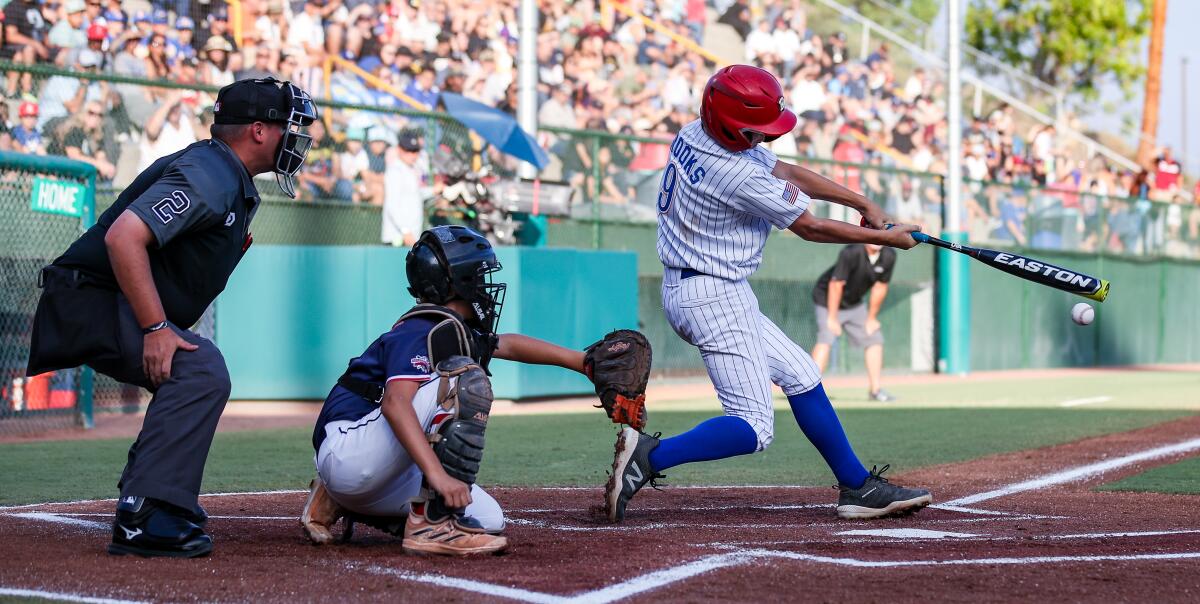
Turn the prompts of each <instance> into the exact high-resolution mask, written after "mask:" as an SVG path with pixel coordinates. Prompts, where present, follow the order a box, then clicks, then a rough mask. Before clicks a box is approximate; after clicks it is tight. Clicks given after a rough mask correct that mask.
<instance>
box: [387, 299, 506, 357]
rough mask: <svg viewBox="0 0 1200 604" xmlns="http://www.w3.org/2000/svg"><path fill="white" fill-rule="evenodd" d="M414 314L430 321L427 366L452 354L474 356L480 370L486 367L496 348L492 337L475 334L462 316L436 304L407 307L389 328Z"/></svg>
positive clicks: (413, 316)
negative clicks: (431, 325) (407, 309)
mask: <svg viewBox="0 0 1200 604" xmlns="http://www.w3.org/2000/svg"><path fill="white" fill-rule="evenodd" d="M417 317H420V318H423V319H429V320H432V321H433V322H434V326H433V329H431V330H429V336H428V341H427V342H426V346H427V347H428V349H429V364H430V365H431V366H433V367H437V366H438V364H439V363H441V362H442V361H445V360H446V359H449V358H450V357H453V356H465V357H470V358H472V359H474V360H475V362H476V363H479V365H480V366H481V367H483V368H484V370H486V369H487V366H488V362H489V361H491V358H492V352H493V351H494V350H495V347H496V344H495V342H496V336H494V335H477V334H476V333H475V332H474V330H472V329H471V328H470V327H467V322H466V320H465V319H463V317H462V315H460V314H458V313H456V312H454V311H453V310H450V309H449V308H446V307H445V306H438V305H437V304H418V305H416V306H414V307H412V309H411V310H409V311H408V312H406V313H404V315H402V316H401V317H400V318H399V319H396V323H395V324H393V325H392V328H393V329H394V328H395V327H396V325H399V324H400V323H402V322H404V321H406V320H408V319H413V318H417Z"/></svg>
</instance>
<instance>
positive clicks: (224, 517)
mask: <svg viewBox="0 0 1200 604" xmlns="http://www.w3.org/2000/svg"><path fill="white" fill-rule="evenodd" d="M47 515H50V516H83V517H85V518H87V517H100V518H112V517H113V515H112V512H109V513H107V514H102V513H98V512H54V513H52V514H47ZM0 516H16V517H18V518H20V517H27V516H30V514H0ZM208 518H209V520H212V519H213V518H216V519H218V520H288V521H291V520H299V519H300V515H299V514H297V515H295V516H228V515H210V516H209V517H208Z"/></svg>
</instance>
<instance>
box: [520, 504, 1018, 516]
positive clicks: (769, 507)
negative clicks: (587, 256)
mask: <svg viewBox="0 0 1200 604" xmlns="http://www.w3.org/2000/svg"><path fill="white" fill-rule="evenodd" d="M835 507H837V506H836V505H835V504H832V503H795V504H778V505H774V504H765V505H745V504H742V505H695V506H671V507H639V508H638V512H722V511H726V510H751V511H753V510H766V511H770V512H774V511H781V510H832V509H834V508H835ZM507 511H508V512H511V513H514V514H555V513H573V512H589V511H591V508H514V509H511V510H507ZM996 513H997V514H1008V513H1009V512H996Z"/></svg>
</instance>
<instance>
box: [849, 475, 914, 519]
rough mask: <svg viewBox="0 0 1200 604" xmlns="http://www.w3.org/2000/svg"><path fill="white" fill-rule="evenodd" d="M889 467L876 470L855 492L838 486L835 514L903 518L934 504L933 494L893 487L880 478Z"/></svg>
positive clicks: (870, 517) (850, 516)
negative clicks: (838, 492)
mask: <svg viewBox="0 0 1200 604" xmlns="http://www.w3.org/2000/svg"><path fill="white" fill-rule="evenodd" d="M889 467H890V466H886V465H885V466H883V468H881V469H879V470H878V471H876V469H875V467H874V466H872V467H871V475H870V476H868V477H867V481H866V482H864V483H863V485H862V486H861V487H859V488H857V489H852V488H850V487H847V486H843V485H839V486H838V487H837V489H838V490H839V491H841V495H840V496H839V497H838V507H837V513H838V516H839V517H841V518H846V519H852V520H869V519H872V518H884V517H886V516H906V515H908V514H912V513H913V512H916V511H917V510H920V509H921V508H923V507H925V506H927V505H929V504H931V503H933V495H930V494H929V491H928V490H926V489H906V488H904V487H902V486H898V485H894V484H892V483H890V482H888V479H886V478H884V477H883V473H884V472H886V471H887V470H888V468H889Z"/></svg>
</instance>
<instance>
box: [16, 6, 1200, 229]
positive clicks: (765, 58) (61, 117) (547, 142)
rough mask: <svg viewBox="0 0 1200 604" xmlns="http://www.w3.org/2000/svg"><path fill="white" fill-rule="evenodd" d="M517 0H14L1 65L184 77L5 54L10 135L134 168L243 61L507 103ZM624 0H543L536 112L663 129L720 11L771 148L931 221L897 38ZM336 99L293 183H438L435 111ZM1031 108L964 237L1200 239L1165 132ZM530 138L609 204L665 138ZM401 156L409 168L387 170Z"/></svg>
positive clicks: (933, 154)
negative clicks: (1083, 123)
mask: <svg viewBox="0 0 1200 604" xmlns="http://www.w3.org/2000/svg"><path fill="white" fill-rule="evenodd" d="M518 6H519V0H489V1H487V2H477V1H474V0H431V1H417V0H297V1H288V0H242V1H241V2H238V3H235V4H226V3H225V1H224V0H207V1H205V0H43V1H39V0H9V1H8V3H7V4H6V5H4V8H3V18H4V22H3V28H2V33H3V35H2V42H3V43H2V44H0V53H2V54H0V59H3V60H8V61H12V62H14V63H18V64H28V65H33V64H45V65H50V66H54V67H58V68H60V69H66V70H71V71H75V72H84V73H101V72H102V73H110V74H113V75H117V76H126V77H132V78H140V79H147V80H152V81H168V82H174V83H176V84H180V85H182V86H183V87H181V88H174V87H171V88H168V87H159V88H155V87H147V86H145V85H141V84H133V83H111V84H110V83H107V82H103V81H86V80H81V79H78V78H75V77H69V76H63V75H53V76H50V77H48V78H42V77H40V76H36V75H35V74H34V73H30V72H21V71H9V72H8V73H7V76H6V78H5V83H4V85H5V89H4V93H5V95H6V97H7V99H8V102H7V103H0V111H3V112H4V113H3V115H0V126H2V127H0V148H3V149H13V150H19V151H23V152H27V153H38V154H61V155H65V156H68V157H71V158H75V159H79V160H81V161H86V162H89V163H92V164H93V165H95V166H96V168H97V171H98V173H99V174H100V176H101V178H102V179H106V180H110V181H113V182H115V183H117V184H121V183H123V182H128V180H130V179H131V178H132V176H133V175H134V174H136V173H137V171H138V170H139V169H141V168H143V167H145V166H146V165H148V164H149V163H150V162H151V161H153V160H154V159H155V158H157V157H158V156H160V155H162V154H165V153H168V152H170V151H171V150H174V149H177V148H180V147H182V146H184V145H186V144H189V143H190V142H193V141H195V140H198V139H201V138H204V137H206V136H207V129H208V128H207V126H208V124H209V123H210V121H211V110H210V107H211V104H212V100H213V99H212V95H211V94H209V93H206V92H198V91H196V90H194V89H188V88H187V86H189V85H196V84H202V85H208V86H222V85H224V84H228V83H230V82H232V81H234V80H235V79H239V78H244V77H265V76H276V77H280V78H282V79H290V80H292V81H294V82H296V83H297V84H299V85H301V86H302V87H304V88H305V89H306V90H308V91H310V93H312V95H313V96H314V97H317V98H331V99H333V100H336V101H340V102H344V103H349V104H353V105H367V106H374V107H379V108H381V109H393V108H407V107H408V104H407V103H408V102H409V101H410V100H411V101H412V102H415V103H416V105H417V108H421V109H436V108H437V105H438V98H439V94H440V93H441V92H454V93H458V94H461V95H464V96H466V97H468V98H471V99H474V100H476V101H479V102H482V103H484V104H486V105H489V106H493V107H496V108H499V109H501V110H503V111H505V112H508V113H510V114H514V115H515V114H516V110H517V104H518V98H517V88H516V66H517V49H518V33H519V32H518V27H517V22H518V20H517V11H518ZM626 6H628V7H629V8H631V9H632V11H633V12H634V13H635V14H636V15H640V16H641V17H644V18H639V17H638V16H630V15H627V14H626V13H625V12H623V11H605V13H603V14H602V13H601V12H600V10H599V7H598V5H597V3H596V2H594V1H593V0H578V1H574V0H538V7H539V15H538V23H539V27H538V32H539V33H538V35H537V40H536V53H537V81H538V101H539V109H538V118H539V123H540V124H541V125H543V126H552V127H558V128H570V129H583V130H592V131H602V132H607V133H612V134H627V135H637V136H649V137H654V138H669V137H670V136H671V135H672V134H674V133H676V132H678V130H679V128H680V127H682V126H683V125H684V124H686V123H687V122H689V121H691V120H692V119H694V118H695V115H696V110H697V108H698V106H699V101H700V93H701V91H702V90H703V87H704V84H705V82H706V81H707V78H708V76H709V75H710V74H711V72H712V70H713V69H714V67H715V63H714V62H713V61H712V60H711V59H712V58H713V57H712V55H707V54H706V53H705V52H704V51H702V50H700V49H701V48H702V47H709V46H711V45H703V44H704V42H705V40H706V35H708V34H709V33H715V32H710V31H709V30H711V29H713V28H718V27H719V28H722V30H723V32H724V33H727V34H728V36H732V39H733V40H734V42H735V44H734V47H736V48H737V49H738V50H739V52H742V53H744V54H743V56H740V57H728V58H730V59H738V60H742V61H744V62H747V63H752V64H755V65H758V66H761V67H763V68H765V69H768V70H770V71H772V72H773V73H775V74H776V75H778V77H779V78H780V80H781V81H782V82H783V84H784V89H785V92H786V101H787V103H788V104H789V105H790V106H791V107H792V108H793V110H794V111H795V112H796V113H797V114H798V115H799V116H800V123H799V125H798V126H797V128H796V130H795V131H794V132H793V134H792V135H791V136H785V137H782V138H780V139H778V140H776V141H774V142H773V143H771V147H772V150H773V151H774V152H775V153H777V154H779V155H781V156H794V157H799V158H811V159H832V160H835V161H839V162H847V163H852V164H860V165H863V166H864V167H863V168H862V169H844V168H843V169H837V170H830V169H828V168H824V167H821V166H819V165H818V164H817V163H816V162H814V163H813V164H812V165H813V166H814V167H821V169H823V170H826V171H827V172H829V173H830V175H831V176H832V177H834V178H837V179H839V180H841V181H842V182H843V183H844V184H847V185H848V186H851V187H852V188H856V189H861V190H863V191H864V192H865V193H866V194H868V195H869V196H871V197H873V198H875V199H876V200H877V201H880V202H883V203H886V204H888V206H889V208H890V209H891V210H892V212H893V213H894V214H896V215H897V217H898V218H899V219H901V220H911V221H919V222H924V223H926V224H927V225H930V226H932V225H933V224H934V223H936V221H937V216H938V214H939V213H940V211H939V210H938V208H937V206H936V204H937V200H938V199H940V192H939V191H938V189H937V188H938V186H939V184H938V180H937V179H936V178H934V177H915V176H909V175H907V174H904V175H900V176H895V175H892V173H891V172H889V169H891V168H902V169H905V170H911V171H916V172H925V173H934V174H941V173H944V171H945V168H946V159H947V158H946V152H945V149H946V141H947V132H948V124H947V121H946V108H945V88H944V82H942V81H940V80H939V79H938V77H936V76H935V74H933V73H931V72H929V71H927V70H925V69H922V68H920V67H917V68H915V69H912V70H911V71H907V72H905V73H900V72H898V70H897V69H896V67H895V64H894V62H893V57H892V56H891V50H890V48H889V47H888V45H887V44H881V45H878V46H877V47H874V48H872V49H870V52H863V51H862V49H859V48H857V47H856V48H854V49H851V48H850V44H848V42H847V35H846V32H844V31H838V30H836V29H827V30H821V31H818V28H817V27H815V26H814V25H813V24H812V23H810V12H811V5H810V3H808V2H805V1H803V0H761V1H756V2H751V0H707V1H706V0H626ZM649 23H654V24H658V25H660V26H661V31H660V30H658V29H656V28H654V27H651V26H649V25H648V24H649ZM823 25H827V26H834V27H836V26H837V25H838V22H825V23H823ZM730 32H732V33H730ZM702 45H703V46H702ZM864 55H865V57H864ZM330 61H332V63H331V64H332V65H333V69H332V71H331V72H328V73H327V71H326V65H327V63H329V62H330ZM394 92H402V94H400V95H397V94H394ZM401 99H404V100H401ZM331 115H332V121H331V126H332V127H330V128H328V129H326V125H324V124H322V125H319V126H316V127H314V128H313V130H314V132H313V134H314V145H313V151H312V153H311V155H310V158H311V159H310V161H309V162H308V164H307V165H306V166H305V168H304V171H303V172H302V173H301V175H300V177H299V182H300V187H299V190H300V193H301V197H302V198H303V199H307V200H315V199H321V200H343V201H347V202H354V203H371V204H380V205H382V204H384V203H385V201H386V200H387V198H388V197H389V195H391V194H390V193H389V191H388V187H387V186H386V183H387V182H389V180H391V181H392V182H401V181H403V182H406V183H411V182H412V180H413V178H416V181H417V182H419V183H421V185H422V187H421V188H422V190H426V191H428V190H432V189H429V188H428V187H429V185H432V184H433V181H434V180H436V179H435V178H434V177H432V176H431V175H430V174H429V173H428V172H429V170H428V168H426V169H425V170H424V173H423V174H420V175H416V176H413V174H411V172H412V171H413V170H414V169H415V168H413V166H414V165H426V166H428V165H429V163H430V162H428V161H416V160H415V158H416V156H414V155H413V153H419V154H420V155H421V157H422V159H428V156H427V154H428V153H431V152H432V151H433V150H432V149H425V150H421V149H418V150H416V151H414V150H413V147H414V145H415V143H413V142H412V140H411V139H412V137H411V136H410V133H411V132H414V131H423V132H425V133H426V135H427V136H428V135H429V133H430V132H431V131H432V130H435V129H431V128H430V127H429V124H428V123H426V122H425V121H423V120H422V119H421V118H405V117H401V116H399V115H397V114H395V113H386V112H367V111H334V112H332V114H331ZM1022 120H1023V116H1021V115H1018V114H1017V113H1016V112H1014V110H1013V108H1012V107H1008V106H1005V105H1000V106H996V107H991V108H989V111H987V112H985V113H984V114H983V115H979V116H975V117H974V118H973V119H972V120H971V121H970V123H969V124H966V125H965V127H964V132H963V153H964V156H963V170H964V176H965V177H966V178H967V179H969V181H970V182H969V184H968V185H967V189H966V195H965V199H966V203H965V204H964V205H965V207H964V219H965V220H966V224H968V226H969V228H970V229H971V231H972V235H973V237H975V238H982V239H989V240H998V241H1008V242H1014V243H1018V244H1032V245H1040V246H1049V247H1055V246H1072V247H1078V248H1082V249H1089V246H1090V249H1119V250H1139V251H1140V250H1149V249H1151V247H1153V246H1156V245H1165V242H1167V241H1169V240H1171V238H1172V237H1174V238H1175V239H1177V240H1187V241H1190V242H1196V241H1197V240H1200V212H1197V211H1192V209H1191V208H1192V205H1191V200H1193V199H1196V198H1197V196H1196V195H1195V193H1196V192H1197V191H1189V190H1188V189H1187V188H1185V183H1184V181H1183V175H1182V173H1181V168H1180V164H1179V163H1178V162H1177V161H1176V160H1175V159H1174V158H1172V155H1171V152H1170V150H1169V149H1164V150H1162V152H1161V156H1160V157H1159V158H1158V160H1157V161H1156V163H1155V165H1154V166H1151V167H1148V168H1149V169H1147V170H1144V171H1142V172H1141V173H1132V172H1129V171H1125V170H1121V169H1118V168H1117V167H1115V166H1114V165H1112V164H1110V163H1109V162H1107V161H1106V160H1104V159H1103V158H1100V157H1087V156H1085V155H1084V154H1082V152H1081V150H1079V149H1075V148H1074V147H1073V146H1072V145H1070V144H1067V140H1066V138H1065V137H1063V136H1060V134H1059V133H1058V132H1057V131H1056V129H1055V127H1054V126H1053V125H1043V124H1040V123H1024V122H1023V121H1022ZM402 140H403V141H406V144H405V145H404V147H406V148H400V144H399V143H400V142H401V141H402ZM539 141H540V142H541V143H542V144H543V146H545V147H546V148H547V149H549V150H550V151H551V153H550V155H551V157H552V158H553V160H552V164H551V166H550V167H549V168H548V169H547V170H546V171H545V172H543V177H544V178H547V179H553V180H564V181H568V182H570V183H572V184H574V185H576V186H579V187H581V188H583V190H584V191H586V193H587V195H588V197H589V198H595V199H598V200H599V201H601V202H603V203H607V204H613V205H624V206H628V207H642V208H644V209H646V210H647V211H649V208H650V207H652V204H653V199H654V194H655V190H656V188H657V185H658V175H659V173H660V171H661V168H662V167H663V166H664V165H665V163H666V161H667V147H666V145H663V144H657V143H639V142H633V141H630V140H628V139H609V138H606V139H604V142H603V143H602V144H592V142H591V141H589V140H588V139H586V138H581V137H570V136H565V135H560V134H550V133H547V132H542V133H541V134H539ZM418 142H419V141H418ZM434 142H436V141H434ZM485 157H486V159H487V160H488V161H491V162H494V163H496V164H497V166H498V167H499V168H503V169H512V168H513V167H515V166H514V165H513V164H512V163H511V160H510V159H507V158H503V157H500V156H498V155H495V154H490V155H489V154H485ZM401 164H403V165H401ZM597 167H598V168H599V169H597ZM391 169H397V170H402V171H403V172H404V174H405V176H404V178H400V177H398V176H396V175H395V174H393V176H392V177H391V178H390V179H389V177H388V172H389V170H391ZM405 188H406V190H411V189H412V188H413V187H411V186H406V187H405ZM1119 198H1120V199H1119ZM1124 198H1130V199H1124ZM1151 200H1153V201H1162V202H1168V203H1167V205H1163V206H1159V205H1157V204H1151V203H1150V201H1151ZM410 203H417V202H410ZM1164 208H1165V209H1164Z"/></svg>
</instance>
